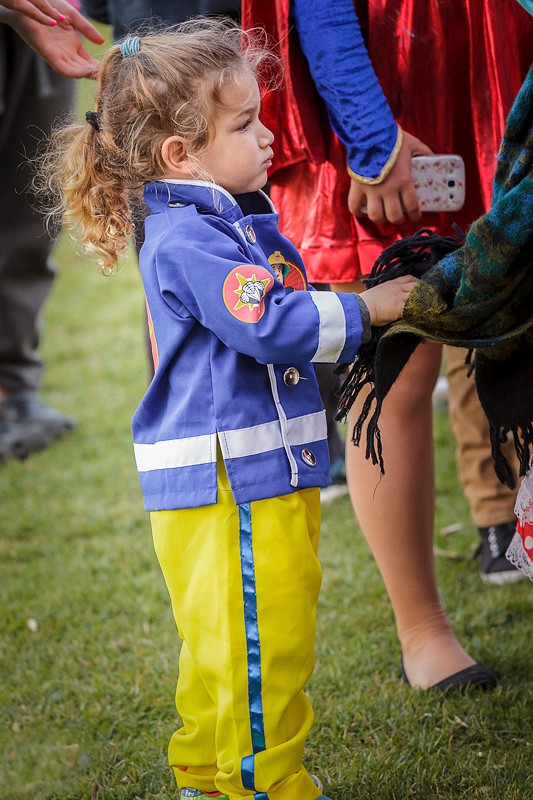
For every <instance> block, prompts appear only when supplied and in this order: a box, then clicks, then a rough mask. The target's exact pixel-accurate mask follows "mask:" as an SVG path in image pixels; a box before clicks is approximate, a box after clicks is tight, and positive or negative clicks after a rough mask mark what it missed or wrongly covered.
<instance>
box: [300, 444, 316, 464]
mask: <svg viewBox="0 0 533 800" xmlns="http://www.w3.org/2000/svg"><path fill="white" fill-rule="evenodd" d="M301 456H302V461H303V462H304V464H307V466H308V467H316V456H315V454H314V453H313V451H312V450H309V448H308V447H304V449H303V450H302V453H301Z"/></svg>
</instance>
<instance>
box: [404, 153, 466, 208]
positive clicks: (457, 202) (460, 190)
mask: <svg viewBox="0 0 533 800" xmlns="http://www.w3.org/2000/svg"><path fill="white" fill-rule="evenodd" d="M411 175H412V178H413V184H414V187H415V191H416V193H417V195H418V200H419V203H420V210H421V211H422V213H424V212H426V211H459V209H461V208H462V207H463V205H464V202H465V165H464V161H463V159H462V158H461V156H458V155H431V156H413V158H411Z"/></svg>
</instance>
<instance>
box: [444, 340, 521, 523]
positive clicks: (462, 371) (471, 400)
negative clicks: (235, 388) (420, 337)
mask: <svg viewBox="0 0 533 800" xmlns="http://www.w3.org/2000/svg"><path fill="white" fill-rule="evenodd" d="M444 354H445V361H446V376H447V378H448V383H449V397H448V406H449V413H450V421H451V424H452V428H453V432H454V435H455V439H456V442H457V451H456V452H457V465H458V469H459V476H460V478H461V483H462V485H463V490H464V493H465V495H466V497H467V499H468V502H469V503H470V511H471V514H472V519H473V521H474V524H475V525H476V526H477V527H479V528H485V527H489V526H490V525H500V524H502V523H504V522H509V521H510V520H512V519H514V504H515V499H516V491H511V490H510V489H508V488H507V486H504V485H503V484H502V483H500V481H499V480H498V478H497V477H496V473H495V472H494V467H493V461H492V456H491V449H490V440H489V424H488V422H487V419H486V417H485V414H484V413H483V410H482V408H481V405H480V402H479V399H478V396H477V392H476V386H475V382H474V376H473V375H472V376H471V377H467V369H468V367H467V366H466V365H465V358H466V354H467V351H466V350H464V349H462V348H459V347H445V348H444ZM505 454H506V457H507V458H508V459H509V462H510V463H511V464H514V465H516V456H515V455H514V448H513V445H512V443H511V442H509V443H508V447H507V449H506V450H505Z"/></svg>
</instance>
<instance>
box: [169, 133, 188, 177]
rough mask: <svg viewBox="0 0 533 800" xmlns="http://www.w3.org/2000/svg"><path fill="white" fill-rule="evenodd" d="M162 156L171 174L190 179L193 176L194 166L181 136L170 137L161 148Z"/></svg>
mask: <svg viewBox="0 0 533 800" xmlns="http://www.w3.org/2000/svg"><path fill="white" fill-rule="evenodd" d="M161 155H162V157H163V161H164V162H165V164H166V165H167V167H168V169H169V171H170V172H175V173H178V174H180V175H185V176H187V177H190V176H191V175H192V174H193V165H192V163H191V162H190V161H189V158H188V156H187V150H186V148H185V143H184V141H183V139H180V137H179V136H169V137H168V139H165V141H164V142H163V144H162V146H161Z"/></svg>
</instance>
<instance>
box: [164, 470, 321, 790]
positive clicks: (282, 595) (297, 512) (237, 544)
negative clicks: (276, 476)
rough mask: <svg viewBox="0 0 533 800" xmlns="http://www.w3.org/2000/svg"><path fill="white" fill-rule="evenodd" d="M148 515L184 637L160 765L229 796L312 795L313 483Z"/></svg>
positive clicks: (317, 574)
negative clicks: (171, 729)
mask: <svg viewBox="0 0 533 800" xmlns="http://www.w3.org/2000/svg"><path fill="white" fill-rule="evenodd" d="M218 471H219V477H218V481H219V501H218V503H217V504H216V505H212V506H204V507H202V508H192V509H181V510H176V511H157V512H153V513H152V514H151V523H152V532H153V538H154V545H155V550H156V553H157V557H158V559H159V563H160V565H161V569H162V571H163V575H164V577H165V581H166V584H167V588H168V591H169V593H170V597H171V600H172V609H173V613H174V618H175V620H176V624H177V626H178V631H179V634H180V636H181V638H182V640H183V643H182V648H181V654H180V662H179V678H178V685H177V689H176V707H177V709H178V712H179V714H180V717H181V721H182V727H181V728H180V729H179V730H177V731H176V732H175V733H174V735H173V736H172V738H171V741H170V745H169V761H170V765H171V767H172V768H173V770H174V774H175V776H176V780H177V783H178V786H179V787H180V788H183V787H186V786H189V787H191V788H195V789H200V790H202V791H204V792H214V791H219V792H222V793H223V794H226V795H228V796H229V797H230V798H231V800H238V799H239V798H242V797H251V796H254V795H255V798H256V800H267V798H270V799H271V800H314V799H315V798H317V797H318V796H319V795H320V791H319V790H318V789H317V787H316V786H315V784H314V783H313V781H312V780H311V778H310V777H309V774H308V773H307V772H306V770H305V769H304V767H303V766H302V756H303V749H304V744H305V740H306V737H307V734H308V733H309V729H310V728H311V724H312V721H313V711H312V709H311V704H310V702H309V699H308V698H307V696H306V694H305V693H304V686H305V684H306V682H307V680H308V678H309V677H310V675H311V673H312V670H313V659H314V639H315V618H316V604H317V600H318V593H319V588H320V579H321V570H320V564H319V562H318V558H317V549H318V538H319V526H320V497H319V490H318V489H305V490H303V491H301V492H296V493H294V494H289V495H285V496H283V497H277V498H274V499H271V500H259V501H257V502H253V503H245V504H242V505H239V506H237V505H235V503H234V501H233V495H232V493H231V490H230V488H229V484H228V481H227V476H226V474H225V470H224V467H223V463H222V462H220V463H219V470H218Z"/></svg>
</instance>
